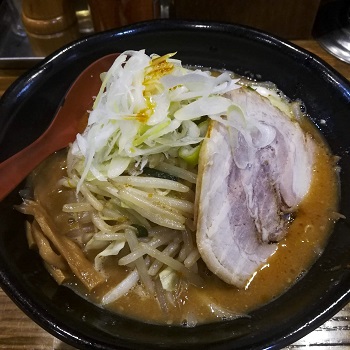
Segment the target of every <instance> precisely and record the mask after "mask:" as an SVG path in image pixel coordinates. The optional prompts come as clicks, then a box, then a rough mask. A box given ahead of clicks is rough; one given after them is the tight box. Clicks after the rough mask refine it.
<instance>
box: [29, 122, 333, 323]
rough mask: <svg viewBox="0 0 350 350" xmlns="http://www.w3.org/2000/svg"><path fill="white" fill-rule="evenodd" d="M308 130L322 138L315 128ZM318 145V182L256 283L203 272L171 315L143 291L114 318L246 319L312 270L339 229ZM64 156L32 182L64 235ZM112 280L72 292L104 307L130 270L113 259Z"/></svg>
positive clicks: (325, 157)
mask: <svg viewBox="0 0 350 350" xmlns="http://www.w3.org/2000/svg"><path fill="white" fill-rule="evenodd" d="M305 129H307V130H308V131H309V132H312V133H313V134H315V133H317V132H316V131H315V130H314V127H313V126H311V123H310V122H306V125H305ZM315 139H316V140H317V144H318V146H317V151H316V154H317V155H316V162H315V166H314V169H313V173H314V177H313V182H312V185H311V188H310V191H309V193H308V195H307V197H306V198H305V199H304V200H303V202H302V203H301V204H300V206H299V209H298V212H297V215H296V218H295V220H294V221H293V222H292V224H291V226H290V229H289V232H288V234H287V236H286V238H284V239H283V240H282V241H281V242H279V243H278V249H277V251H276V252H275V254H273V256H271V257H270V258H269V259H268V261H267V263H266V264H265V265H264V266H263V267H262V268H261V269H260V270H259V271H258V272H257V273H256V275H255V276H254V278H252V279H251V281H250V283H249V285H248V286H247V287H246V288H245V289H238V288H236V287H234V286H230V285H228V284H226V283H224V282H222V281H221V280H220V279H218V278H217V277H216V276H214V275H212V274H211V273H209V271H208V270H207V269H206V268H205V267H204V266H202V270H203V271H204V278H205V286H204V287H203V288H196V287H194V286H191V285H188V286H186V287H184V288H183V290H182V291H181V293H179V295H178V296H177V298H176V301H175V302H174V304H171V303H168V305H169V310H168V312H167V313H164V312H162V311H161V310H160V308H159V305H158V301H157V300H156V299H155V298H153V297H149V296H147V295H146V294H145V293H144V291H143V289H142V287H141V286H140V285H138V286H137V287H136V288H135V289H134V290H133V291H132V292H130V293H129V294H128V295H126V296H124V297H122V298H121V299H119V300H118V301H116V302H115V303H113V304H111V305H108V308H109V309H110V310H112V311H114V312H117V313H120V314H123V315H126V316H128V317H132V318H137V319H140V320H143V321H146V322H150V323H166V324H186V323H191V319H192V318H193V315H195V318H196V320H197V321H198V322H200V323H202V322H212V321H217V320H220V319H221V318H222V317H230V316H232V315H242V314H243V315H244V314H246V313H248V312H249V311H251V310H253V309H256V308H258V307H260V306H262V305H264V304H266V303H268V302H269V301H271V300H273V299H275V298H276V297H278V296H279V295H281V294H282V293H284V292H285V291H286V290H288V288H289V287H290V286H292V285H293V284H294V283H295V282H296V281H297V280H298V279H299V278H300V277H301V276H302V275H304V274H305V273H306V271H307V270H308V269H309V268H310V266H311V265H312V264H313V262H314V261H315V259H316V258H317V257H318V256H319V255H320V254H321V252H322V251H323V249H324V247H325V245H326V243H327V240H328V238H329V235H330V233H331V231H332V227H333V224H334V219H333V218H334V213H335V212H336V210H337V201H338V179H337V173H336V170H335V161H334V157H333V156H332V155H331V154H330V153H329V150H328V148H327V147H326V146H325V144H324V143H323V142H322V139H321V138H320V137H319V136H318V135H317V136H316V135H315ZM65 157H66V154H65V153H64V152H61V153H58V154H56V155H54V156H52V157H51V158H50V159H49V160H48V161H46V162H45V164H43V165H42V166H41V167H40V168H39V169H38V170H37V171H36V172H35V173H34V176H33V186H34V188H35V191H36V193H37V195H38V197H39V199H40V201H41V203H42V204H43V205H44V206H45V207H46V209H47V211H48V212H50V213H51V215H52V216H53V217H54V219H55V221H56V224H57V225H58V226H59V227H60V231H61V232H62V234H64V233H65V232H68V231H69V230H70V229H72V225H74V222H71V221H70V220H69V215H68V214H63V213H62V211H61V208H62V205H63V204H64V203H65V202H68V201H71V200H72V199H69V197H71V196H74V194H72V192H73V191H70V190H66V189H61V188H58V187H57V185H56V184H57V181H58V180H59V179H60V178H61V177H62V176H64V175H65ZM105 269H106V272H107V275H111V276H114V277H111V278H109V279H108V281H107V282H106V284H104V285H102V286H101V287H100V288H98V289H96V290H95V291H94V292H93V293H90V294H88V293H86V291H84V290H83V289H82V288H81V286H79V283H78V282H77V281H75V280H74V278H73V280H72V281H71V282H69V283H68V286H69V287H70V288H72V289H74V290H75V291H76V292H77V293H79V294H81V295H83V296H84V297H87V298H88V299H89V300H90V301H91V302H93V303H96V304H99V302H100V300H101V298H102V296H103V295H104V294H105V293H106V292H107V291H108V290H109V288H110V287H111V286H113V285H115V284H116V283H117V282H118V281H120V280H121V279H122V278H123V277H125V276H126V273H127V272H126V270H125V268H122V267H120V266H118V264H117V262H116V260H113V258H109V259H108V261H107V264H106V266H105ZM215 306H216V307H218V308H220V309H221V310H222V314H221V316H218V313H217V312H213V307H214V308H215Z"/></svg>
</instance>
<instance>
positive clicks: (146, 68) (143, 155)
mask: <svg viewBox="0 0 350 350" xmlns="http://www.w3.org/2000/svg"><path fill="white" fill-rule="evenodd" d="M173 55H174V54H167V55H164V56H161V57H160V56H158V55H155V54H153V55H151V56H148V55H147V54H146V53H145V51H144V50H141V51H126V52H124V53H122V54H121V55H120V56H118V58H117V59H116V60H115V62H114V63H113V65H112V67H111V68H110V69H109V71H108V72H106V73H104V74H102V75H101V76H102V77H103V82H102V85H101V89H100V91H99V93H98V95H97V97H96V100H95V103H94V106H93V110H92V111H91V112H90V116H89V120H88V125H87V128H86V130H85V131H84V133H83V134H81V135H78V136H77V138H76V141H75V142H74V144H73V145H72V149H71V151H72V155H73V156H75V157H77V158H78V159H79V162H78V164H77V166H76V169H77V170H79V172H80V176H81V177H80V181H79V184H78V186H77V190H78V191H79V190H80V188H81V185H82V183H83V182H84V180H85V179H89V180H91V179H94V178H96V179H98V180H99V181H106V180H108V179H109V178H115V177H117V176H119V175H121V174H122V173H123V172H125V170H126V169H127V168H128V167H130V165H132V164H136V165H138V166H140V165H141V167H144V166H145V165H146V164H147V163H148V157H149V156H150V155H153V154H158V153H164V154H165V155H168V153H169V152H172V153H174V152H178V150H179V148H180V147H189V146H190V145H194V146H195V145H198V144H199V143H200V142H201V141H202V139H203V130H201V129H200V128H201V127H203V125H202V126H199V125H198V123H197V122H196V121H197V120H199V119H200V118H201V117H203V116H207V115H208V116H209V117H213V118H215V117H216V118H218V117H219V116H220V115H222V114H227V111H228V109H229V107H230V106H231V105H232V102H231V101H230V100H229V99H228V98H226V97H223V96H222V95H223V94H225V93H226V92H228V91H231V90H233V89H236V88H239V87H240V85H238V84H237V81H238V79H232V78H231V76H230V74H229V73H228V72H224V73H222V74H220V75H219V76H216V77H215V76H212V75H211V73H210V72H207V71H201V70H194V71H193V70H190V69H187V68H184V67H183V66H182V64H181V61H179V60H175V59H173V58H172V56H173ZM79 163H80V164H79ZM141 170H142V169H141Z"/></svg>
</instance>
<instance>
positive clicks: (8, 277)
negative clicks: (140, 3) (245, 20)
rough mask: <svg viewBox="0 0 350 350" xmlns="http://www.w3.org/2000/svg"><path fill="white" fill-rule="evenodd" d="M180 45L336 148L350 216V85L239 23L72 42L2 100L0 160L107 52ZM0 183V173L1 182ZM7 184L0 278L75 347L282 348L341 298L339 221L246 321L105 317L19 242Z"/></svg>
mask: <svg viewBox="0 0 350 350" xmlns="http://www.w3.org/2000/svg"><path fill="white" fill-rule="evenodd" d="M127 49H135V50H137V49H146V52H147V53H148V54H150V53H153V52H155V53H158V54H163V53H168V52H174V51H177V57H178V58H180V59H181V60H182V61H183V62H184V64H190V65H198V66H205V67H213V68H226V69H228V70H232V71H234V72H237V73H238V74H241V75H246V76H250V77H252V78H255V79H259V80H263V81H272V82H274V83H276V84H277V86H278V87H279V88H280V89H281V90H282V91H284V92H285V93H286V94H287V96H289V97H290V98H292V99H296V98H300V99H302V100H303V101H304V103H305V106H306V109H307V112H308V113H309V114H310V116H311V119H312V121H313V122H314V123H315V124H316V126H317V127H318V129H319V130H320V132H321V133H322V134H323V135H324V137H325V138H326V140H327V142H328V143H329V145H330V147H331V149H332V151H333V153H334V154H337V155H339V156H340V161H339V165H340V167H341V172H340V181H341V201H340V210H339V211H340V212H341V213H342V214H344V215H345V216H346V217H350V180H349V179H350V154H349V152H350V134H349V131H350V84H349V83H348V81H347V80H346V79H344V78H343V77H341V76H340V75H339V74H337V73H336V72H335V71H334V70H333V69H332V68H331V67H329V66H328V65H327V64H325V63H324V62H322V61H321V60H320V59H319V58H317V57H315V56H313V55H312V54H310V53H309V52H307V51H304V50H302V49H300V48H298V47H296V46H294V45H292V44H290V43H288V42H285V41H283V40H280V39H278V38H276V37H272V36H270V35H267V34H265V33H262V32H259V31H256V30H253V29H250V28H246V27H241V26H236V25H228V24H216V23H194V22H177V21H156V22H145V23H141V24H138V25H134V26H130V27H125V28H122V29H120V30H114V31H108V32H104V33H101V34H97V35H94V36H91V37H89V38H86V39H83V40H80V41H77V42H75V43H73V44H72V45H69V46H67V47H65V48H64V49H62V50H60V51H58V52H56V53H54V54H53V55H51V56H49V57H48V58H46V59H45V60H44V61H43V62H42V63H41V64H40V65H38V66H36V67H34V68H33V69H31V70H30V71H29V72H28V73H26V74H25V75H23V76H22V77H20V78H19V79H18V80H17V81H16V82H15V83H14V84H13V85H12V86H11V87H10V88H9V89H8V91H6V93H5V94H4V95H3V97H2V98H1V100H0V161H3V160H4V159H6V158H7V157H9V156H11V155H12V154H14V153H15V152H17V151H19V150H20V149H22V148H23V147H25V146H26V145H28V144H29V143H31V142H32V141H33V140H35V139H36V138H37V137H38V136H39V135H40V134H41V133H42V132H43V131H44V130H45V128H46V127H47V126H48V125H49V123H50V121H51V119H52V117H53V116H54V114H55V111H56V109H57V107H58V105H59V104H60V101H61V100H62V98H63V96H64V95H65V93H66V91H67V89H68V88H69V86H70V84H71V83H72V82H73V81H74V79H75V78H76V77H77V76H78V74H79V73H80V72H81V71H82V70H83V69H84V68H85V67H86V66H88V65H89V64H90V63H91V62H93V61H94V60H96V59H98V58H99V57H101V56H104V55H106V54H109V53H114V52H122V51H124V50H127ZM0 181H1V179H0ZM21 187H23V184H20V185H19V186H18V188H17V189H16V190H14V191H13V192H12V193H11V194H10V195H8V196H7V198H5V200H3V201H2V202H1V203H0V223H1V224H0V282H1V287H2V288H3V289H4V291H5V292H6V293H7V294H8V295H9V296H10V297H11V298H12V300H13V301H14V302H15V303H16V304H17V305H18V306H19V307H20V308H21V309H22V310H23V311H24V312H25V313H26V314H27V315H29V317H31V318H32V319H33V320H34V321H35V322H37V323H38V324H39V325H40V326H41V327H43V328H44V329H46V330H47V331H48V332H50V333H52V334H53V335H54V336H56V337H58V338H59V339H61V340H63V341H64V342H66V343H68V344H71V345H73V346H75V347H77V348H81V349H106V350H107V349H159V348H162V349H165V348H170V349H197V348H198V349H203V348H205V349H263V348H269V349H279V348H281V347H284V346H286V345H288V344H290V343H292V342H294V341H296V340H298V339H299V338H301V337H303V336H305V335H306V334H307V333H309V332H311V331H312V330H314V329H315V328H316V327H318V326H320V325H321V324H322V323H324V322H325V321H326V320H327V319H329V318H330V317H332V316H333V315H334V314H335V313H336V312H338V311H339V310H340V309H341V308H342V307H343V306H344V305H345V304H346V303H347V302H348V301H349V300H350V269H349V267H350V228H349V224H348V223H347V221H346V220H339V221H338V222H337V224H336V226H335V229H334V232H333V233H332V235H331V237H330V239H329V243H328V245H327V247H326V249H325V251H324V253H323V254H322V256H321V257H320V258H319V259H318V260H317V261H316V262H315V263H314V265H313V266H312V267H311V269H310V270H309V271H308V273H307V274H306V275H305V276H304V277H303V278H302V279H300V280H299V281H298V282H297V283H296V284H295V285H294V286H293V287H292V288H291V289H289V290H288V291H287V292H286V293H285V294H284V295H282V296H281V297H279V298H277V299H276V300H274V301H272V302H270V303H269V304H267V305H266V306H263V307H261V308H259V309H258V310H256V311H254V312H251V313H250V318H241V319H236V320H231V321H222V322H218V323H215V324H206V325H200V326H197V327H193V328H183V327H175V326H157V325H151V324H147V323H143V322H139V321H136V320H131V319H128V318H125V317H122V316H118V315H115V314H112V313H110V312H108V311H106V310H103V309H101V308H99V307H97V306H94V305H92V304H90V303H88V302H87V301H85V300H84V299H83V298H80V297H79V296H77V295H76V294H74V293H73V292H72V291H71V290H69V289H67V288H64V287H59V286H58V285H57V284H56V283H55V282H54V280H53V279H52V278H51V277H50V275H49V274H48V273H47V272H46V270H45V268H44V267H43V265H42V262H41V259H40V258H39V256H38V254H37V253H36V252H33V251H31V250H29V249H28V246H27V242H26V237H25V229H24V219H25V217H24V215H22V214H20V213H18V212H17V211H16V210H14V209H13V205H14V204H18V203H20V201H21V199H20V196H19V194H18V191H19V189H21Z"/></svg>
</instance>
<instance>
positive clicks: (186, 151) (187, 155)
mask: <svg viewBox="0 0 350 350" xmlns="http://www.w3.org/2000/svg"><path fill="white" fill-rule="evenodd" d="M200 149H201V145H200V144H199V145H197V146H196V147H191V146H183V147H180V149H179V157H180V158H182V159H183V160H184V161H185V162H186V163H187V164H189V165H192V166H195V165H197V164H198V158H199V151H200Z"/></svg>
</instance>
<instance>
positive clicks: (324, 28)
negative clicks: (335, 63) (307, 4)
mask: <svg viewBox="0 0 350 350" xmlns="http://www.w3.org/2000/svg"><path fill="white" fill-rule="evenodd" d="M314 37H315V39H316V40H317V41H318V43H319V44H320V45H321V46H322V47H323V48H324V49H325V50H327V51H328V52H329V53H330V54H332V55H334V56H335V57H337V58H339V59H340V60H342V61H344V62H347V63H350V2H349V1H334V2H330V3H329V4H326V5H325V6H323V7H321V8H320V11H319V14H318V16H317V18H316V21H315V26H314Z"/></svg>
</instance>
